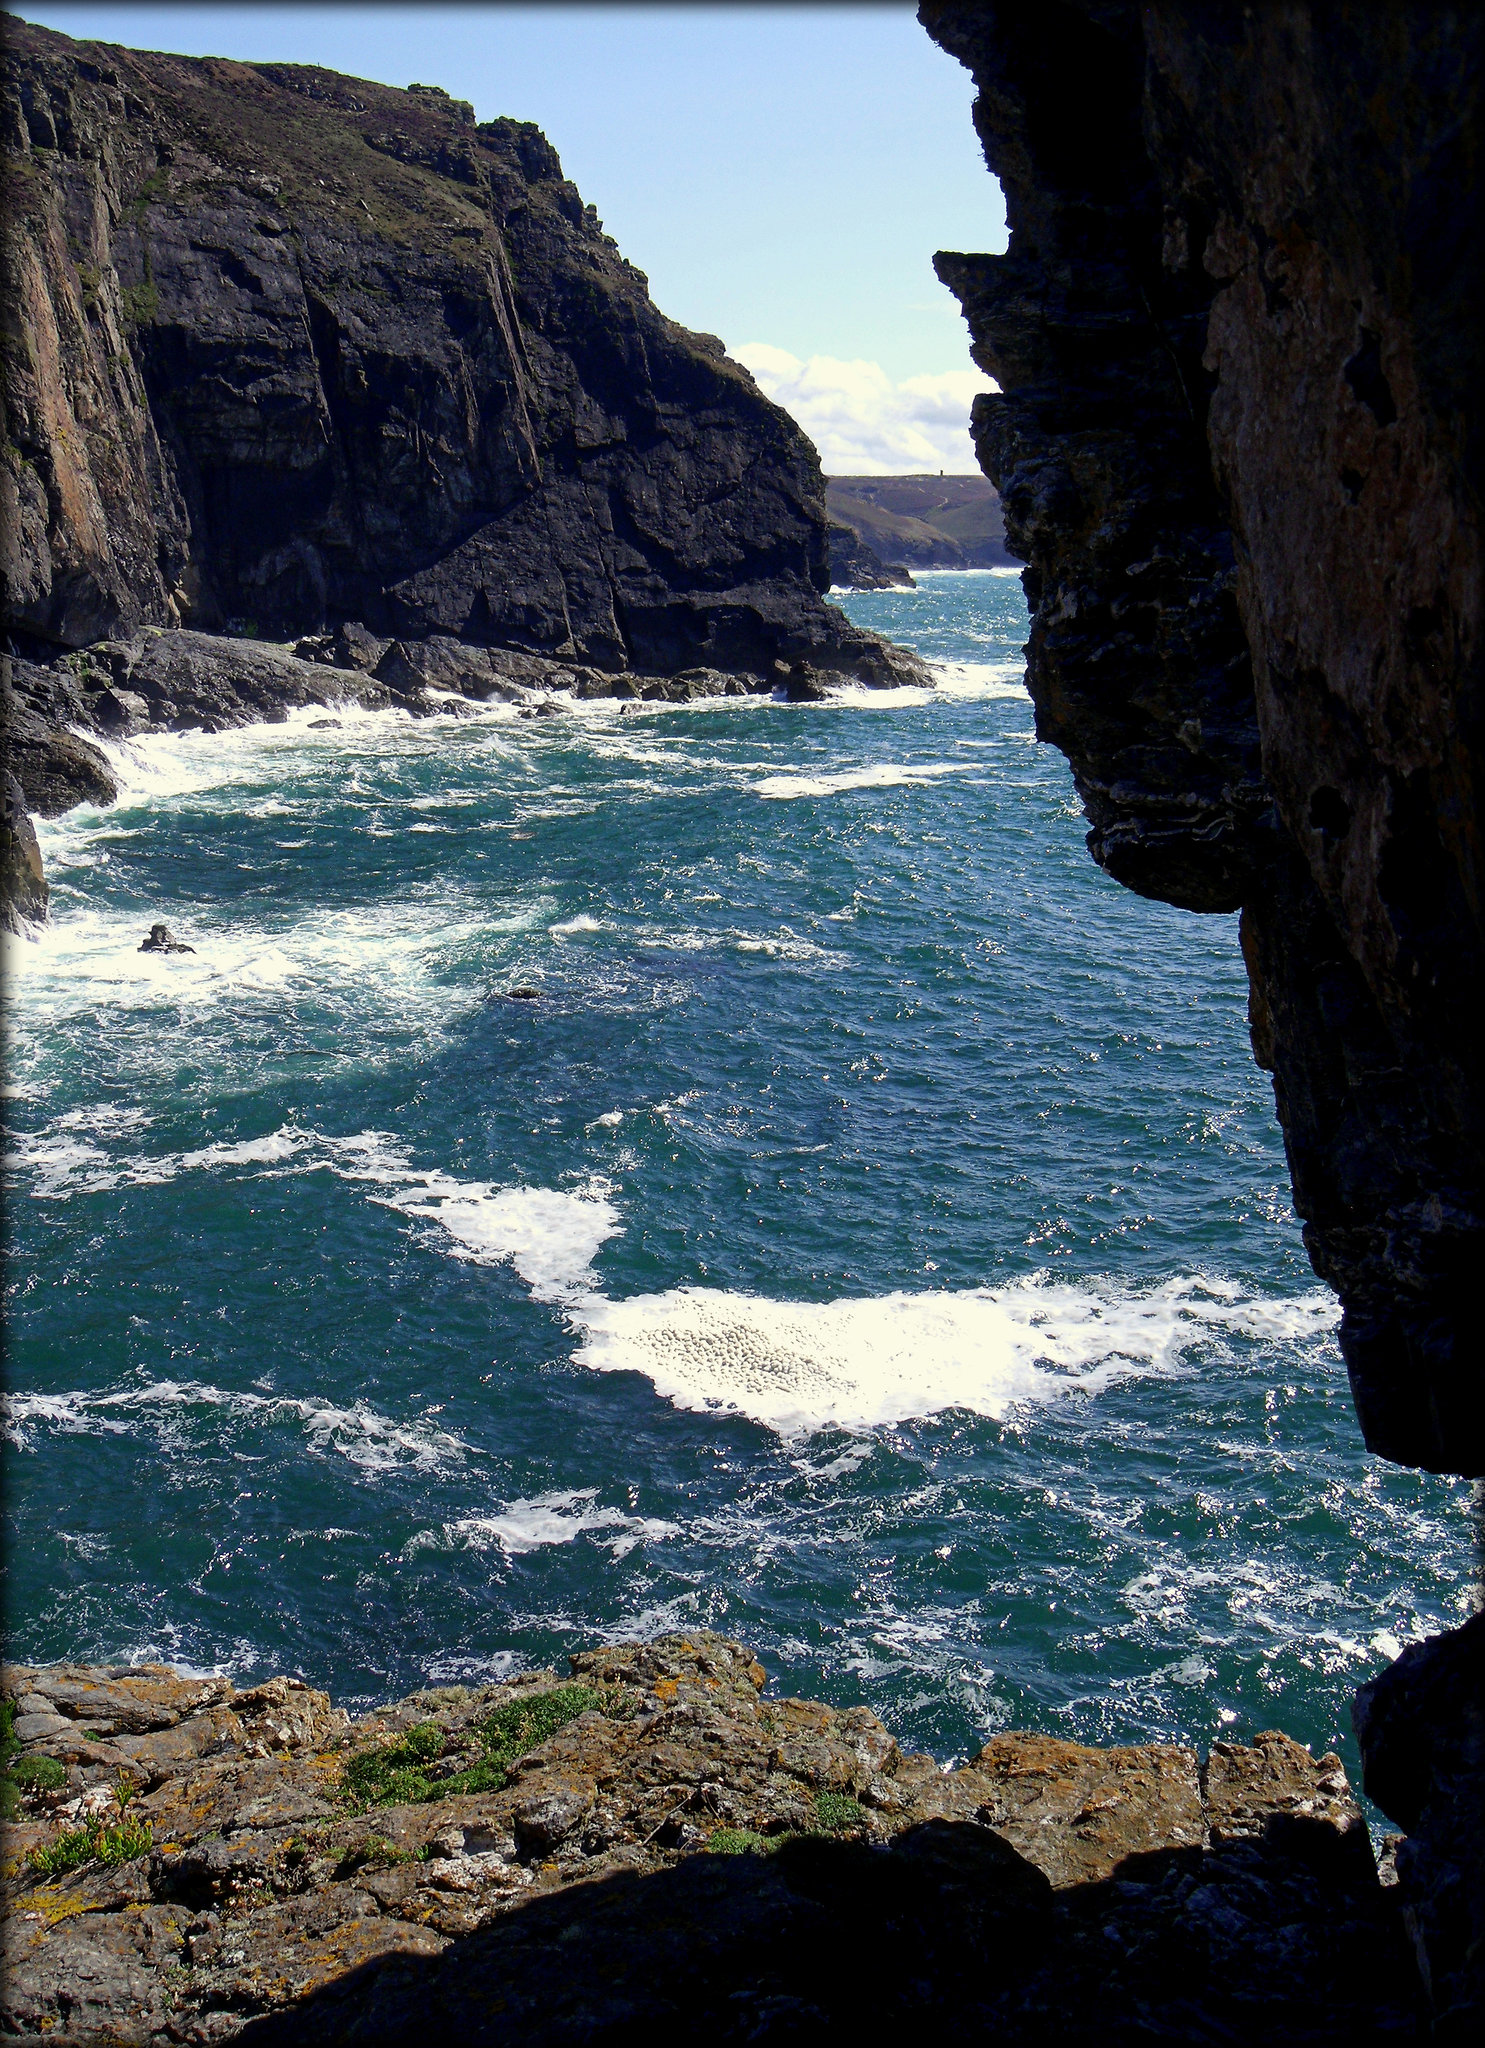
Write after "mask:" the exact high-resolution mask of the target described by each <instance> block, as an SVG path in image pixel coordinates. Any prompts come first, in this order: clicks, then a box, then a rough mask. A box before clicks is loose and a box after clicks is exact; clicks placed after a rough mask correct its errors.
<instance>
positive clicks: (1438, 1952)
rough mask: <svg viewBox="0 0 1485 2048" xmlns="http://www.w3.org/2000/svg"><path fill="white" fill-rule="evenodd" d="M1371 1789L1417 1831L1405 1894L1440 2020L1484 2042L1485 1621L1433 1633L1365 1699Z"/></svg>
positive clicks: (1452, 2032) (1365, 1690)
mask: <svg viewBox="0 0 1485 2048" xmlns="http://www.w3.org/2000/svg"><path fill="white" fill-rule="evenodd" d="M1355 1722H1356V1739H1357V1741H1358V1743H1359V1744H1360V1746H1361V1755H1362V1760H1363V1764H1364V1766H1365V1789H1366V1792H1367V1795H1368V1797H1369V1798H1371V1799H1374V1800H1375V1801H1376V1802H1377V1804H1378V1806H1380V1807H1381V1808H1382V1810H1383V1812H1384V1813H1386V1814H1388V1815H1389V1816H1390V1817H1391V1818H1392V1819H1393V1820H1395V1821H1396V1822H1397V1823H1398V1825H1399V1827H1402V1828H1406V1830H1407V1839H1406V1840H1405V1841H1403V1842H1402V1843H1400V1844H1399V1845H1398V1848H1397V1851H1396V1857H1395V1861H1396V1869H1397V1896H1398V1902H1399V1905H1400V1907H1401V1909H1402V1915H1403V1920H1404V1923H1405V1925H1406V1926H1407V1929H1408V1932H1409V1934H1410V1936H1411V1937H1412V1941H1413V1946H1414V1949H1415V1951H1416V1953H1417V1957H1418V1964H1419V1968H1420V1970H1421V1972H1422V1975H1423V1981H1424V1983H1425V1984H1426V1985H1427V1987H1428V1992H1429V1997H1430V2000H1431V2002H1432V2005H1433V2009H1434V2012H1435V2015H1436V2018H1435V2023H1434V2032H1435V2038H1436V2039H1439V2040H1442V2041H1451V2042H1452V2041H1461V2042H1462V2041H1468V2040H1474V2039H1475V2038H1476V2035H1477V2032H1478V2029H1479V2021H1480V2014H1481V1996H1480V1992H1481V1983H1480V1980H1481V1958H1482V1957H1485V1614H1477V1615H1476V1616H1475V1618H1474V1620H1473V1621H1469V1622H1466V1624H1465V1625H1464V1627H1463V1628H1460V1629H1455V1630H1453V1631H1451V1632H1450V1633H1449V1634H1448V1635H1440V1636H1430V1637H1428V1638H1427V1639H1426V1640H1425V1641H1423V1642H1421V1643H1413V1644H1411V1645H1410V1646H1409V1648H1408V1649H1406V1650H1404V1651H1403V1653H1402V1655H1401V1656H1400V1657H1399V1658H1398V1660H1397V1662H1396V1663H1395V1664H1393V1665H1392V1666H1391V1667H1390V1668H1389V1669H1388V1670H1386V1671H1384V1672H1382V1674H1381V1675H1380V1676H1379V1677H1377V1678H1374V1679H1373V1680H1372V1681H1371V1683H1370V1684H1369V1685H1364V1686H1362V1688H1361V1690H1360V1691H1359V1692H1358V1693H1357V1695H1356V1707H1355Z"/></svg>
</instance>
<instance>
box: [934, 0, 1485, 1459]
mask: <svg viewBox="0 0 1485 2048" xmlns="http://www.w3.org/2000/svg"><path fill="white" fill-rule="evenodd" d="M920 14H921V18H922V19H923V21H924V23H925V25H926V26H927V28H928V30H929V33H930V34H931V35H933V36H934V38H935V39H936V40H937V41H938V42H939V43H940V44H941V45H942V46H943V47H944V48H945V49H946V50H948V51H950V52H951V53H952V54H954V55H956V56H958V57H959V58H960V59H961V60H962V61H963V62H964V63H965V64H966V65H967V66H968V67H969V68H970V70H971V71H972V72H973V74H974V77H975V80H976V83H977V85H978V87H979V97H978V100H977V103H976V110H975V121H976V126H977V129H978V131H979V134H980V136H981V139H982V141H983V143H984V147H985V153H986V157H987V160H988V162H989V164H990V167H991V168H992V170H994V171H995V173H996V174H997V175H998V177H999V178H1000V180H1001V182H1002V184H1003V185H1004V187H1005V192H1006V202H1007V209H1008V218H1009V222H1010V227H1011V239H1010V247H1009V251H1008V252H1007V253H1006V254H1005V255H1003V256H985V255H944V256H941V257H940V258H939V259H938V263H939V270H940V274H941V276H943V278H944V279H945V281H946V282H947V283H948V284H949V285H950V286H951V287H952V288H953V290H954V291H955V292H956V293H957V294H958V296H959V298H960V301H961V303H962V305H963V307H964V311H965V314H966V317H967V319H968V322H969V326H970V330H971V335H972V337H973V344H974V355H975V359H976V361H977V362H978V363H979V364H980V365H981V367H982V368H983V369H985V370H986V371H987V372H989V373H990V374H991V375H992V376H994V377H995V378H996V379H997V380H998V381H999V383H1000V385H1001V394H1000V395H999V396H991V397H986V398H982V399H979V400H978V401H977V402H976V407H975V416H974V432H975V437H976V445H977V449H978V452H979V455H980V459H981V462H982V465H983V467H984V468H985V470H986V473H987V474H988V475H989V476H990V477H991V479H992V481H993V482H994V483H995V485H996V487H997V489H998V490H999V491H1000V493H1001V497H1002V500H1003V502H1004V507H1005V515H1006V530H1007V535H1008V539H1009V543H1010V545H1011V547H1012V548H1013V550H1014V551H1015V552H1016V553H1018V554H1019V555H1021V556H1022V557H1023V558H1024V559H1025V560H1026V561H1027V562H1028V564H1029V567H1028V569H1027V572H1026V579H1025V580H1026V586H1027V593H1028V597H1029V598H1030V601H1031V605H1032V610H1033V620H1032V629H1031V643H1030V650H1029V659H1030V669H1029V680H1030V686H1031V690H1032V695H1033V697H1034V699H1035V701H1036V707H1037V719H1038V730H1039V732H1040V733H1041V736H1042V737H1043V738H1046V739H1050V740H1052V741H1054V742H1055V743H1056V744H1057V745H1058V746H1059V747H1061V748H1062V749H1063V751H1064V752H1065V753H1066V754H1067V755H1068V757H1069V759H1070V761H1071V762H1072V765H1073V769H1074V773H1075V776H1076V778H1077V783H1078V787H1079V790H1080V792H1081V794H1082V796H1083V800H1084V803H1085V805H1086V807H1087V811H1088V816H1089V820H1090V823H1091V826H1092V830H1091V832H1090V834H1089V847H1090V850H1091V851H1092V853H1093V856H1094V858H1095V859H1096V860H1098V861H1100V862H1101V863H1102V865H1104V866H1105V867H1107V868H1108V869H1109V871H1110V872H1111V873H1112V874H1114V875H1115V876H1116V877H1117V878H1118V879H1119V880H1121V881H1123V882H1126V883H1127V884H1128V885H1129V886H1130V887H1132V888H1135V889H1138V890H1140V891H1141V892H1142V893H1144V894H1146V895H1151V896H1157V897H1161V898H1163V899H1164V900H1166V901H1168V902H1171V903H1175V904H1179V905H1181V906H1183V907H1186V908H1189V909H1193V910H1213V911H1220V910H1227V911H1230V910H1234V909H1238V908H1241V909H1242V911H1243V946H1244V953H1245V956H1246V959H1247V963H1248V968H1249V973H1250V978H1251V983H1252V1020H1253V1043H1254V1051H1255V1054H1256V1055H1257V1057H1258V1059H1259V1061H1260V1062H1261V1063H1262V1064H1263V1065H1264V1066H1267V1067H1271V1068H1272V1070H1273V1073H1274V1088H1275V1096H1276V1100H1277V1104H1278V1110H1279V1116H1280V1119H1281V1122H1282V1124H1283V1128H1284V1136H1285V1142H1286V1146H1287V1149H1288V1154H1289V1162H1290V1168H1291V1173H1292V1176H1293V1182H1294V1193H1295V1206H1296V1208H1297V1209H1298V1211H1299V1213H1300V1215H1301V1217H1302V1218H1303V1219H1304V1226H1305V1241H1306V1244H1307V1247H1308V1249H1309V1252H1310V1256H1311V1258H1312V1260H1313V1262H1314V1264H1315V1268H1316V1270H1317V1272H1319V1273H1320V1274H1322V1275H1323V1276H1324V1277H1325V1278H1326V1279H1327V1280H1329V1281H1330V1282H1331V1284H1332V1285H1333V1286H1334V1287H1335V1288H1336V1289H1337V1291H1338V1293H1339V1294H1340V1297H1341V1300H1342V1304H1343V1308H1344V1319H1343V1323H1342V1330H1341V1345H1342V1349H1343V1351H1344V1353H1345V1357H1346V1361H1347V1364H1348V1367H1349V1369H1350V1373H1351V1381H1352V1387H1353V1391H1354V1394H1355V1398H1356V1405H1357V1410H1358V1413H1359V1415H1360V1418H1361V1423H1362V1428H1363V1431H1364V1433H1365V1436H1366V1440H1367V1443H1368V1444H1369V1445H1370V1446H1371V1448H1372V1449H1373V1450H1376V1451H1380V1452H1381V1453H1383V1454H1384V1455H1385V1456H1388V1457H1391V1458H1395V1459H1398V1460H1400V1461H1402V1462H1404V1463H1408V1464H1417V1465H1424V1466H1428V1467H1430V1468H1432V1469H1434V1470H1439V1471H1448V1472H1462V1473H1475V1474H1478V1473H1480V1472H1482V1471H1485V1372H1482V1360H1485V1346H1482V1344H1481V1341H1480V1336H1479V1326H1478V1306H1477V1298H1476V1296H1477V1288H1476V1274H1477V1271H1478V1269H1479V1267H1480V1265H1481V1262H1482V1256H1485V1069H1482V1063H1481V1061H1480V1059H1479V1056H1478V1052H1477V1050H1476V1046H1477V1041H1478V1037H1479V1033H1480V1028H1481V1027H1480V1016H1481V1012H1482V1000H1481V999H1482V996H1485V915H1482V902H1481V850H1480V840H1479V784H1480V779H1481V760H1482V751H1481V728H1482V697H1481V678H1480V658H1481V657H1480V611H1481V587H1480V584H1481V579H1480V534H1479V506H1480V497H1479V493H1480V404H1479V394H1480V389H1481V381H1482V370H1485V364H1482V362H1481V348H1482V341H1481V335H1482V326H1481V321H1480V317H1479V313H1480V289H1479V285H1480V256H1479V238H1478V234H1477V232H1476V229H1475V226H1474V222H1475V217H1476V212H1477V209H1478V203H1479V169H1478V150H1479V142H1478V134H1479V121H1478V111H1479V110H1478V97H1479V80H1480V68H1481V30H1480V24H1479V17H1478V16H1477V15H1476V14H1475V13H1474V12H1473V11H1472V10H1449V9H1444V8H1431V7H1412V8H1403V7H1398V8H1376V7H1370V6H1358V7H1345V6H1341V7H1331V8H1323V9H1321V8H1312V7H1311V6H1309V5H1305V4H1298V0H1296V4H1290V5H1277V4H1276V5H1273V6H1267V7H1261V8H1255V9H1250V10H1244V11H1242V12H1241V13H1240V12H1238V11H1237V10H1233V9H1230V8H1223V7H1208V6H1203V5H1200V4H1190V0H1188V4H1175V0H1170V4H1165V5H1160V4H1156V5H1153V6H1147V7H1143V8H1137V7H1135V6H1134V5H1132V4H1128V5H1126V4H1121V0H1049V4H1046V5H1043V6H1040V7H1038V8H1035V9H1028V8H1025V7H1022V6H1019V5H995V4H991V5H976V6H973V7H970V6H956V5H946V4H936V0H927V4H925V5H924V6H923V7H922V8H921V9H920Z"/></svg>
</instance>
